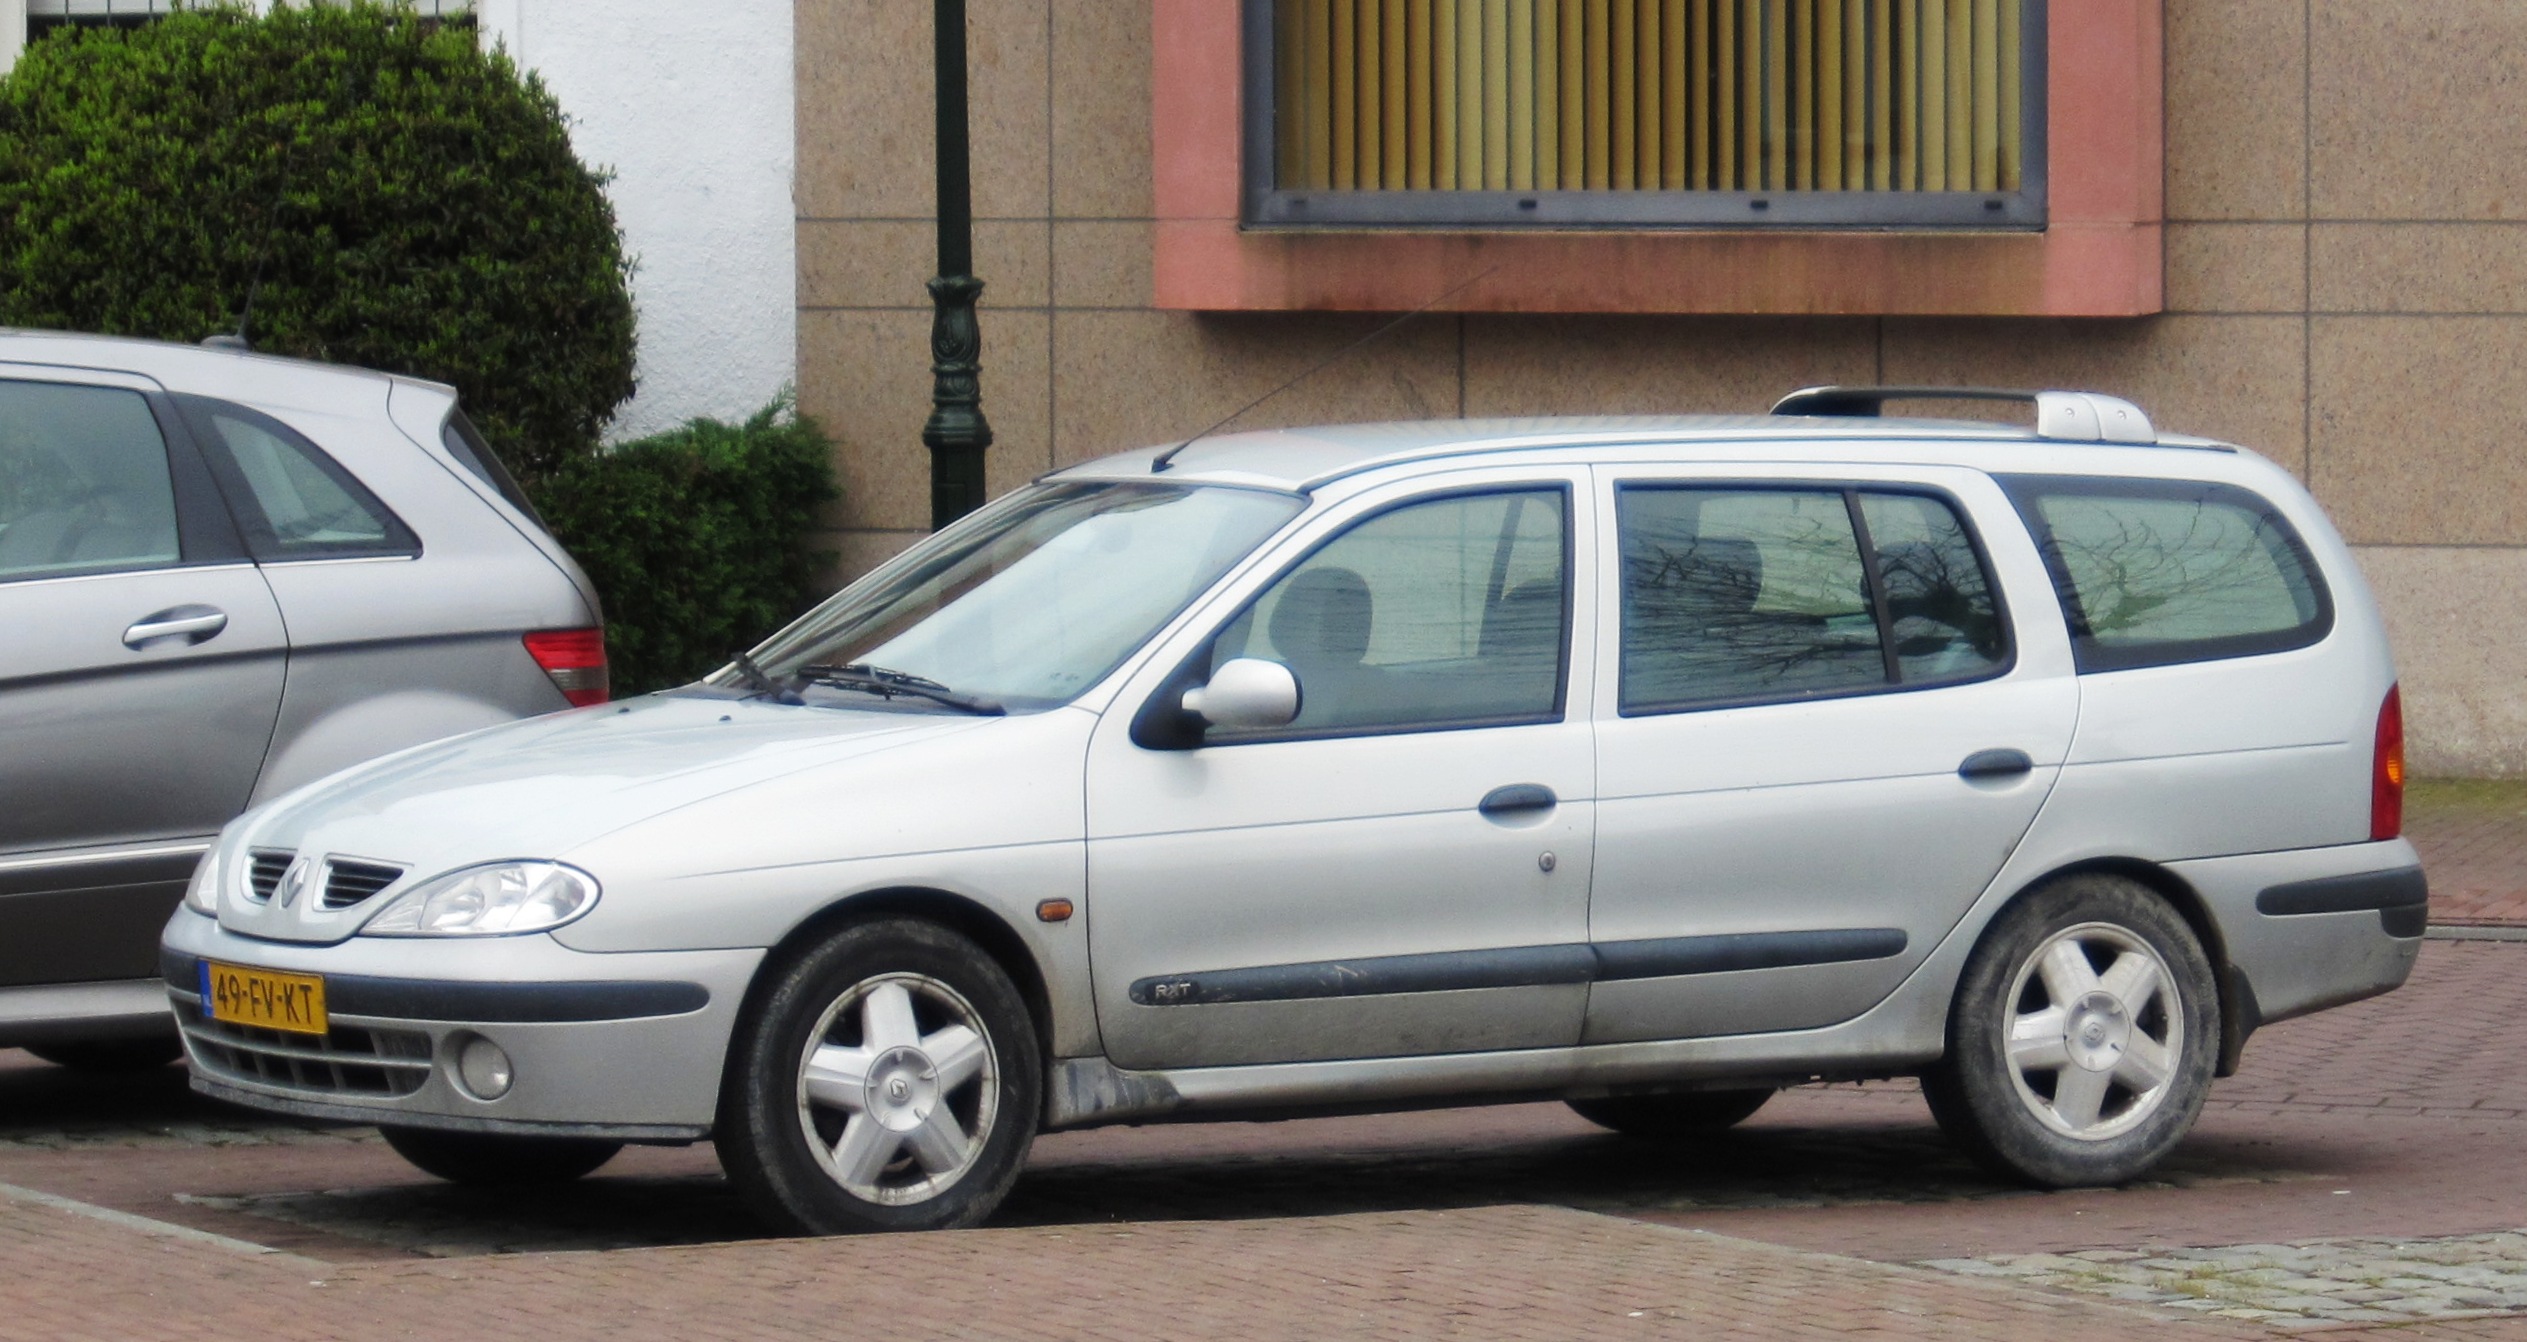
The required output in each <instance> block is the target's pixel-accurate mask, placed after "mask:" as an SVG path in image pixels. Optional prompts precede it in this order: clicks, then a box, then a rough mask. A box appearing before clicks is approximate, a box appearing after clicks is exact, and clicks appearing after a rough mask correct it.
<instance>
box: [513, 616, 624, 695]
mask: <svg viewBox="0 0 2527 1342" xmlns="http://www.w3.org/2000/svg"><path fill="white" fill-rule="evenodd" d="M524 642H525V643H526V651H527V655H528V656H530V657H533V658H534V659H535V664H536V665H537V666H540V667H543V668H544V674H545V675H548V676H551V677H552V678H553V688H555V689H557V690H560V691H561V692H562V697H563V698H565V699H568V700H569V701H570V702H571V704H572V705H573V706H574V707H580V708H584V707H586V706H588V705H589V704H601V703H604V702H605V699H606V676H605V630H603V629H544V630H538V631H537V632H535V633H532V634H528V635H526V637H525V639H524Z"/></svg>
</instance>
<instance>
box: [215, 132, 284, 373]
mask: <svg viewBox="0 0 2527 1342" xmlns="http://www.w3.org/2000/svg"><path fill="white" fill-rule="evenodd" d="M297 157H298V140H297V138H296V137H295V136H293V137H291V140H290V143H289V147H288V148H287V149H284V150H283V151H281V184H280V186H279V188H277V189H276V190H274V191H273V193H272V208H271V209H270V210H268V211H266V212H265V214H264V217H263V240H262V241H261V242H260V243H258V244H256V246H255V253H254V278H253V279H251V280H248V281H247V282H246V305H245V307H244V308H242V309H240V310H239V311H238V313H237V329H236V330H235V331H233V332H230V331H220V332H215V333H213V334H211V335H207V336H204V337H202V347H203V348H204V349H219V350H232V351H234V352H236V353H239V354H250V353H252V352H253V351H254V344H253V342H252V341H249V340H248V339H246V324H247V323H248V322H251V321H253V320H254V300H255V295H256V294H258V293H261V292H262V291H263V263H264V262H265V261H266V260H268V259H269V258H270V257H271V255H272V234H273V231H274V230H273V227H272V222H273V220H274V219H275V218H276V217H277V216H279V214H280V213H281V207H282V206H283V205H285V204H288V203H289V194H290V162H291V161H292V160H293V159H295V158H297Z"/></svg>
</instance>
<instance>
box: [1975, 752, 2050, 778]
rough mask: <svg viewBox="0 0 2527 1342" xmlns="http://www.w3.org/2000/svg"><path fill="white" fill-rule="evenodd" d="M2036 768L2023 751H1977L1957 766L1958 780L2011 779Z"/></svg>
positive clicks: (2034, 763)
mask: <svg viewBox="0 0 2527 1342" xmlns="http://www.w3.org/2000/svg"><path fill="white" fill-rule="evenodd" d="M2035 767H2036V762H2035V761H2034V760H2032V759H2029V758H2028V757H2027V752H2026V751H2023V750H1978V751H1975V752H1974V753H1973V754H1971V755H1968V756H1966V757H1965V763H1963V764H1960V765H1958V766H1957V777H1959V778H2011V777H2015V776H2016V775H2019V774H2023V773H2026V772H2028V771H2029V770H2032V769H2034V768H2035Z"/></svg>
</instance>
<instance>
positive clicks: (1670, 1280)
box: [0, 791, 2527, 1342]
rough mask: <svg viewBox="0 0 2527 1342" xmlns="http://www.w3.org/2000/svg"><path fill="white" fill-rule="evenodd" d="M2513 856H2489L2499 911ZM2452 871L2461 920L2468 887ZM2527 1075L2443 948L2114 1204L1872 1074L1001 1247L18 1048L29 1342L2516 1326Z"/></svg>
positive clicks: (2322, 1026)
mask: <svg viewBox="0 0 2527 1342" xmlns="http://www.w3.org/2000/svg"><path fill="white" fill-rule="evenodd" d="M2519 795H2521V796H2527V791H2523V792H2521V793H2520V794H2519ZM2496 799H2497V798H2496ZM2449 809H2453V808H2447V807H2442V808H2441V809H2440V810H2439V811H2434V812H2430V814H2444V813H2445V812H2446V811H2447V810H2449ZM2416 829H2417V842H2418V841H2420V839H2421V838H2422V837H2423V835H2422V833H2421V830H2422V827H2421V826H2419V825H2417V827H2416ZM2466 832H2467V831H2465V830H2464V829H2463V828H2462V826H2459V825H2457V824H2455V823H2453V822H2452V823H2451V824H2450V825H2448V826H2446V827H2445V828H2444V830H2443V831H2442V833H2443V835H2445V834H2457V835H2460V836H2462V835H2463V834H2464V833H2466ZM2438 842H2442V843H2443V844H2449V843H2453V842H2454V841H2452V840H2447V839H2445V838H2444V837H2443V839H2441V840H2438ZM2503 844H2509V845H2511V846H2512V847H2516V846H2518V845H2517V841H2516V840H2515V839H2514V838H2512V837H2510V836H2508V835H2506V834H2503V833H2494V834H2492V835H2491V837H2490V838H2488V839H2480V840H2479V841H2478V847H2477V848H2476V849H2474V850H2472V851H2474V852H2475V854H2476V857H2475V859H2474V860H2477V861H2479V862H2480V863H2482V864H2483V865H2482V869H2483V870H2485V871H2489V872H2491V873H2492V875H2491V876H2488V877H2485V878H2483V879H2481V880H2479V881H2476V882H2475V884H2476V885H2477V886H2480V887H2481V888H2486V889H2488V888H2492V887H2494V886H2496V885H2498V884H2499V881H2498V880H2497V879H2494V878H2497V877H2498V876H2499V875H2500V873H2499V872H2498V871H2497V870H2494V868H2496V867H2498V865H2499V863H2498V862H2497V861H2495V860H2494V859H2493V858H2487V857H2484V856H2483V854H2485V853H2494V854H2495V855H2497V853H2498V852H2500V851H2506V850H2504V849H2502V848H2501V845H2503ZM2426 851H2429V850H2428V849H2427V848H2426ZM2430 860H2431V862H2432V869H2433V876H2434V883H2435V886H2436V887H2437V888H2438V889H2439V890H2440V891H2441V892H2442V893H2443V895H2444V892H2445V891H2446V889H2447V886H2448V884H2449V879H2450V878H2449V877H2448V874H2447V873H2448V871H2449V870H2450V869H2456V870H2460V871H2462V870H2463V868H2462V866H2461V865H2456V866H2452V864H2453V863H2454V859H2444V858H2442V857H2440V856H2437V855H2434V856H2432V857H2431V859H2430ZM2504 860H2506V859H2504ZM2517 862H2518V865H2519V866H2520V867H2521V868H2522V869H2527V854H2521V855H2520V856H2519V857H2518V859H2517ZM2467 879H2473V878H2467ZM2518 883H2519V884H2527V881H2521V882H2518ZM2445 911H2446V910H2445V908H2444V907H2443V909H2442V912H2443V913H2444V912H2445ZM2496 930H2498V929H2496ZM2465 935H2477V934H2471V933H2469V934H2465ZM2522 1053H2527V944H2522V943H2520V942H2515V941H2508V942H2504V941H2485V940H2433V941H2431V942H2429V943H2428V944H2427V945H2426V946H2425V949H2424V951H2423V955H2422V960H2421V966H2420V969H2419V970H2418V972H2417V974H2416V976H2415V979H2414V981H2413V983H2412V984H2410V985H2408V986H2407V987H2406V988H2405V989H2404V990H2402V991H2400V992H2397V993H2394V994H2390V995H2389V996H2387V997H2384V998H2380V999H2376V1000H2374V1001H2370V1002H2364V1003H2359V1004H2356V1005H2354V1006H2351V1007H2348V1008H2344V1009H2342V1010H2339V1011H2334V1012H2328V1013H2323V1014H2320V1015H2318V1016H2314V1017H2310V1018H2308V1019H2305V1020H2301V1021H2291V1022H2285V1023H2283V1024H2281V1025H2278V1026H2274V1027H2271V1028H2269V1029H2267V1030H2266V1031H2265V1032H2263V1033H2261V1034H2259V1035H2258V1036H2257V1037H2256V1039H2255V1041H2254V1043H2253V1044H2252V1046H2251V1047H2250V1048H2249V1050H2248V1052H2247V1062H2246V1067H2245V1070H2244V1071H2243V1072H2242V1073H2241V1074H2240V1075H2239V1076H2237V1077H2234V1078H2230V1079H2228V1080H2226V1081H2223V1082H2220V1083H2219V1084H2218V1086H2217V1088H2216V1089H2215V1091H2214V1093H2213V1096H2212V1099H2211V1102H2210V1104H2209V1106H2208V1107H2207V1108H2206V1110H2205V1114H2204V1118H2203V1121H2202V1123H2201V1125H2200V1127H2199V1128H2198V1129H2197V1131H2196V1134H2195V1135H2194V1137H2193V1138H2192V1139H2190V1140H2189V1141H2188V1142H2187V1143H2186V1145H2185V1146H2184V1147H2183V1148H2182V1149H2180V1151H2179V1152H2178V1153H2177V1154H2176V1156H2175V1157H2174V1158H2173V1159H2172V1160H2170V1161H2169V1162H2168V1163H2167V1165H2166V1166H2164V1167H2163V1168H2162V1169H2161V1170H2160V1171H2159V1172H2158V1175H2157V1177H2155V1178H2154V1179H2152V1180H2150V1181H2148V1182H2145V1183H2142V1184H2137V1185H2133V1186H2130V1187H2126V1188H2119V1189H2101V1190H2084V1191H2080V1192H2071V1193H2050V1194H2047V1193H2034V1192H2030V1191H2027V1190H2025V1189H2021V1188H2017V1187H2013V1186H2010V1185H2006V1184H2002V1183H1999V1182H1997V1181H1994V1180H1992V1179H1990V1178H1988V1177H1986V1176H1984V1175H1983V1174H1981V1173H1980V1172H1979V1171H1977V1170H1975V1169H1974V1168H1973V1167H1971V1166H1970V1165H1968V1164H1967V1163H1966V1162H1965V1161H1963V1160H1962V1159H1961V1158H1959V1157H1958V1155H1957V1154H1956V1153H1955V1152H1954V1150H1953V1149H1951V1148H1950V1147H1949V1146H1948V1145H1947V1144H1946V1143H1945V1141H1944V1140H1942V1139H1941V1138H1940V1136H1939V1134H1938V1133H1937V1131H1936V1129H1935V1128H1934V1127H1933V1126H1932V1125H1931V1124H1930V1122H1929V1120H1928V1117H1927V1114H1926V1113H1925V1112H1924V1110H1923V1108H1922V1104H1921V1100H1920V1096H1919V1095H1918V1093H1917V1092H1916V1091H1915V1090H1914V1089H1913V1088H1912V1087H1911V1086H1910V1085H1909V1084H1906V1083H1881V1084H1872V1085H1866V1086H1832V1087H1806V1088H1801V1089H1799V1090H1795V1091H1792V1092H1788V1093H1785V1094H1784V1095H1782V1096H1781V1097H1779V1098H1778V1099H1776V1100H1775V1102H1774V1103H1773V1104H1772V1105H1770V1106H1768V1107H1767V1108H1766V1109H1765V1110H1764V1111H1763V1112H1762V1113H1760V1114H1758V1115H1757V1116H1756V1118H1755V1119H1754V1120H1753V1121H1751V1122H1750V1123H1749V1124H1747V1125H1746V1126H1745V1127H1744V1128H1743V1129H1741V1130H1740V1131H1738V1132H1737V1133H1734V1134H1731V1135H1730V1136H1728V1137H1726V1138H1724V1139H1720V1140H1716V1141H1713V1142H1710V1143H1707V1144H1701V1145H1697V1146H1694V1147H1690V1148H1679V1147H1665V1146H1653V1145H1647V1144H1643V1143H1636V1142H1632V1141H1627V1140H1625V1139H1621V1138H1617V1137H1614V1136H1611V1135H1609V1134H1605V1133H1602V1132H1599V1131H1597V1130H1596V1129H1594V1128H1592V1127H1590V1126H1589V1125H1588V1124H1586V1123H1584V1122H1582V1121H1581V1120H1579V1119H1578V1118H1577V1117H1576V1116H1574V1115H1572V1114H1571V1113H1569V1111H1567V1110H1566V1109H1564V1108H1562V1107H1561V1106H1558V1105H1517V1106H1503V1107H1497V1108H1487V1109H1462V1110H1447V1111H1434V1112H1429V1113H1418V1114H1400V1115H1385V1116H1377V1117H1368V1118H1346V1119H1315V1120H1300V1121H1292V1122H1286V1123H1274V1124H1220V1125H1206V1126H1183V1127H1151V1128H1142V1129H1113V1130H1105V1131H1097V1132H1088V1133H1071V1134H1057V1135H1054V1136H1051V1137H1047V1138H1045V1139H1043V1140H1042V1141H1040V1142H1039V1143H1038V1145H1037V1148H1036V1150H1035V1153H1034V1155H1033V1157H1032V1159H1031V1163H1030V1166H1029V1169H1028V1172H1027V1174H1026V1175H1025V1177H1024V1178H1023V1179H1022V1180H1021V1181H1020V1183H1019V1185H1018V1188H1017V1191H1016V1193H1015V1194H1014V1195H1013V1197H1012V1198H1011V1200H1010V1202H1009V1203H1008V1205H1007V1207H1006V1209H1005V1210H1004V1212H1003V1213H1002V1215H1001V1216H1000V1217H999V1218H997V1219H996V1220H995V1222H994V1225H993V1227H992V1228H989V1229H985V1230H981V1231H972V1232H962V1233H958V1234H947V1235H933V1236H920V1237H901V1238H891V1239H878V1240H852V1241H763V1240H756V1239H752V1238H749V1237H750V1236H753V1235H754V1234H756V1233H757V1232H756V1231H755V1230H754V1229H753V1227H752V1226H751V1225H750V1223H748V1221H747V1220H746V1218H745V1217H744V1216H743V1214H742V1212H741V1209H739V1208H738V1207H737V1206H736V1204H735V1201H734V1199H733V1198H732V1197H731V1195H730V1194H729V1192H728V1190H727V1188H726V1186H725V1184H724V1183H723V1182H722V1181H721V1180H720V1178H719V1177H718V1175H717V1171H716V1165H715V1162H714V1160H713V1157H712V1154H711V1152H710V1149H709V1148H708V1147H707V1146H697V1147H693V1148H687V1149H633V1150H630V1151H626V1152H625V1153H624V1154H623V1155H622V1156H621V1157H619V1158H618V1159H617V1160H616V1161H615V1162H614V1163H613V1164H612V1165H609V1166H608V1167H607V1168H606V1169H605V1170H604V1171H601V1172H600V1174H599V1175H598V1176H597V1177H595V1178H592V1179H589V1180H586V1181H583V1182H582V1183H580V1184H578V1185H575V1186H571V1187H567V1188H563V1189H557V1190H549V1191H538V1192H536V1193H534V1194H532V1195H514V1194H500V1193H486V1192H480V1191H472V1190H462V1189H456V1188H452V1187H449V1186H446V1185H443V1184H439V1183H436V1182H435V1181H432V1180H430V1179H428V1178H426V1177H424V1176H422V1175H420V1174H418V1173H417V1172H415V1171H413V1170H411V1169H410V1168H409V1167H407V1166H405V1165H404V1164H403V1163H402V1162H401V1161H400V1160H398V1159H397V1158H396V1157H395V1156H394V1155H393V1154H392V1152H390V1151H388V1150H386V1149H385V1147H384V1145H383V1143H382V1142H380V1141H378V1140H377V1138H376V1136H375V1134H374V1133H373V1132H370V1131H368V1130H366V1129H358V1128H341V1127H331V1126H326V1125H319V1124H301V1123H290V1122H281V1121H274V1120H269V1119H266V1118H263V1117H260V1116H256V1115H250V1114H245V1113H242V1112H240V1111H237V1110H233V1109H227V1108H224V1107H221V1106H218V1105H216V1104H213V1103H211V1102H208V1101H204V1100H201V1099H199V1098H197V1097H194V1096H191V1095H190V1094H189V1093H187V1092H186V1091H185V1090H184V1088H183V1084H182V1078H181V1074H180V1073H179V1072H178V1071H176V1070H175V1069H163V1070H161V1071H159V1072H156V1073H149V1074H142V1075H136V1076H123V1077H106V1078H98V1077H80V1076H76V1075H73V1074H71V1073H67V1072H63V1071H60V1070H58V1069H54V1068H50V1067H45V1066H42V1065H40V1064H37V1063H34V1062H33V1061H31V1060H29V1059H26V1058H25V1057H24V1055H20V1054H14V1053H8V1052H5V1051H0V1339H5V1340H6V1342H15V1339H18V1338H28V1339H36V1338H45V1339H50V1338H79V1337H97V1338H109V1337H110V1338H117V1339H121V1338H129V1337H136V1336H150V1337H153V1338H189V1337H195V1336H214V1335H215V1336H218V1337H220V1338H222V1339H230V1338H234V1337H236V1336H240V1335H253V1336H258V1337H266V1338H295V1337H329V1338H330V1337H341V1338H359V1339H365V1338H372V1337H375V1338H387V1337H439V1336H447V1337H456V1336H463V1337H468V1338H485V1339H501V1338H512V1337H516V1338H524V1337H529V1336H532V1337H534V1338H535V1339H536V1342H558V1340H559V1339H564V1338H572V1337H594V1336H601V1335H602V1336H608V1337H615V1336H619V1337H624V1338H633V1339H638V1338H650V1337H657V1338H672V1339H675V1340H676V1342H710V1340H711V1339H718V1338H736V1337H748V1338H752V1337H769V1336H796V1335H800V1334H809V1335H817V1336H824V1335H841V1334H844V1333H856V1332H862V1331H881V1330H884V1331H898V1332H901V1331H917V1332H919V1333H921V1334H924V1335H930V1336H942V1337H949V1336H954V1337H968V1336H970V1337H991V1338H997V1337H1047V1338H1049V1337H1118V1338H1119V1337H1132V1338H1152V1337H1168V1336H1175V1335H1186V1336H1211V1335H1233V1336H1237V1337H1241V1338H1247V1337H1255V1338H1270V1337H1302V1336H1304V1337H1407V1336H1410V1337H1420V1336H1446V1337H1467V1338H1561V1337H1569V1336H1579V1335H1586V1336H1591V1337H1594V1336H1598V1335H1607V1336H1634V1335H1638V1336H1643V1337H1683V1336H1692V1337H1703V1336H1722V1337H1731V1336H1738V1337H1803V1336H1811V1335H1817V1336H1821V1335H1825V1334H1835V1335H1840V1334H1843V1333H1846V1332H1856V1333H1859V1334H1861V1335H1864V1336H1868V1335H1882V1336H1891V1337H1915V1336H1934V1335H1936V1336H1939V1337H1942V1338H1949V1339H1960V1340H1962V1339H1977V1338H1985V1337H1991V1338H1999V1337H2003V1336H2008V1337H2011V1338H2016V1337H2020V1336H2024V1335H2027V1334H2031V1333H2033V1334H2037V1335H2045V1336H2054V1335H2071V1336H2083V1337H2084V1336H2104V1335H2119V1334H2125V1333H2137V1332H2140V1331H2142V1330H2144V1329H2159V1330H2169V1331H2171V1333H2172V1335H2173V1336H2175V1337H2179V1338H2195V1337H2199V1338H2239V1339H2253V1338H2267V1339H2269V1338H2276V1337H2281V1336H2284V1335H2288V1334H2295V1333H2302V1332H2306V1331H2308V1330H2311V1329H2314V1330H2318V1331H2321V1332H2322V1333H2323V1334H2324V1335H2325V1336H2326V1337H2329V1338H2330V1337H2333V1336H2336V1335H2340V1336H2343V1337H2345V1338H2357V1339H2362V1340H2363V1342H2387V1340H2388V1339H2399V1340H2400V1339H2407V1338H2429V1339H2458V1338H2486V1339H2489V1338H2503V1339H2516V1340H2517V1342H2527V1230H2522V1229H2521V1227H2527V1159H2522V1156H2527V1068H2521V1067H2519V1066H2518V1065H2517V1064H2516V1062H2515V1059H2517V1058H2518V1057H2519V1056H2521V1054H2522ZM2387 1292H2393V1293H2395V1294H2392V1295H2390V1294H2384V1293H2387Z"/></svg>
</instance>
